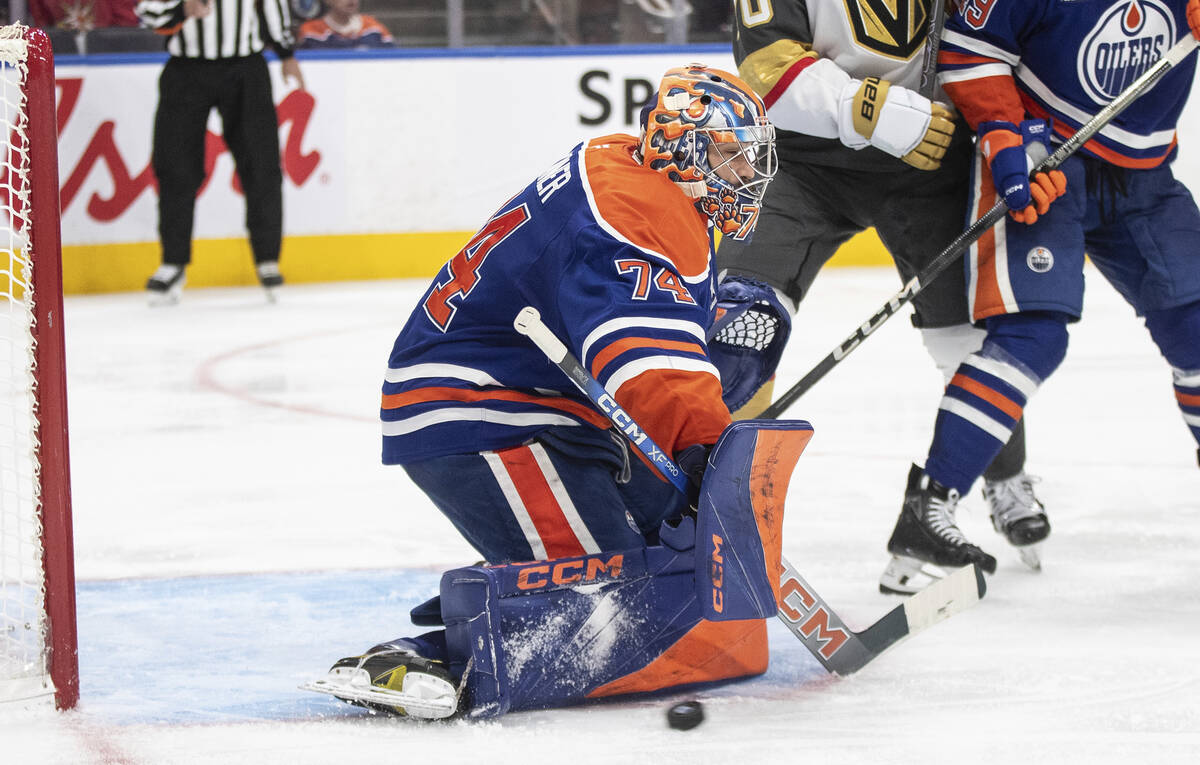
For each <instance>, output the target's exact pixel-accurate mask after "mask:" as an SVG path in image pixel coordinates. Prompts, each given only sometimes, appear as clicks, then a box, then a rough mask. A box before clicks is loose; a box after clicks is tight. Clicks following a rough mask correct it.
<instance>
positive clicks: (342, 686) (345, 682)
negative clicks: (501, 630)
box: [300, 673, 458, 720]
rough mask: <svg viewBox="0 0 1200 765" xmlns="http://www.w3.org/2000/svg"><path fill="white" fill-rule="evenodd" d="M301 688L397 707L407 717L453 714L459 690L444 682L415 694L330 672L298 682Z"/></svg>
mask: <svg viewBox="0 0 1200 765" xmlns="http://www.w3.org/2000/svg"><path fill="white" fill-rule="evenodd" d="M300 690H303V691H316V692H317V693H327V694H329V695H330V696H335V697H337V698H339V699H341V700H342V701H352V702H353V701H357V702H362V703H365V704H370V705H373V706H382V707H388V708H395V707H399V708H401V709H403V710H404V713H405V714H407V715H408V716H409V717H415V718H419V719H423V720H443V719H445V718H447V717H453V716H454V713H455V712H457V711H458V694H457V692H456V690H455V688H454V686H452V685H450V684H449V683H446V688H444V689H433V688H425V689H423V692H422V694H421V695H414V694H412V693H404V692H402V691H393V690H389V689H387V688H379V687H377V686H373V685H366V684H363V683H361V682H353V681H352V680H351V678H350V677H348V676H345V675H335V674H332V673H331V674H330V675H329V676H327V677H323V678H320V679H319V680H313V681H311V682H308V683H305V684H303V685H301V686H300Z"/></svg>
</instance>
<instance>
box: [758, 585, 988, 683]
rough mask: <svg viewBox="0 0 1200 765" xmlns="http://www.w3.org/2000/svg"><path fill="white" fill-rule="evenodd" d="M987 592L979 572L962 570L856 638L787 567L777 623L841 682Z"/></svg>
mask: <svg viewBox="0 0 1200 765" xmlns="http://www.w3.org/2000/svg"><path fill="white" fill-rule="evenodd" d="M986 592H987V585H986V584H985V582H984V580H983V572H981V571H980V570H979V569H978V567H976V566H974V565H972V566H969V567H967V568H962V569H959V570H957V571H955V572H954V573H952V574H950V575H949V576H947V577H946V578H945V579H942V580H940V581H938V582H935V583H934V584H932V585H930V586H929V587H926V588H925V589H924V590H921V591H920V592H918V593H917V594H915V595H913V596H911V597H909V598H908V599H907V600H905V601H904V602H903V603H901V604H900V605H898V606H896V607H895V608H893V609H892V610H891V611H889V612H887V613H886V614H884V615H883V617H882V618H881V619H879V620H878V621H877V622H875V623H874V624H872V625H871V626H870V627H867V628H866V629H865V630H862V631H861V632H855V631H854V630H852V629H850V628H849V627H847V626H846V623H845V622H844V621H842V618H841V617H840V616H838V614H837V613H836V612H835V611H834V610H833V609H832V608H830V607H829V604H828V603H826V602H825V600H824V599H823V598H821V596H820V595H818V594H817V592H816V590H814V589H813V588H812V586H811V585H809V584H808V582H806V581H804V578H803V577H802V576H800V574H799V572H797V571H796V569H794V568H793V567H792V566H790V565H786V566H785V568H784V572H783V577H782V578H781V580H780V601H781V603H782V605H780V607H779V619H780V621H782V622H783V623H784V624H786V625H787V628H788V629H789V630H791V631H792V634H794V635H795V636H796V637H797V638H799V639H800V642H802V643H803V644H804V646H805V647H806V648H807V649H808V650H809V651H810V652H811V653H812V655H813V656H814V657H816V659H817V661H819V662H821V664H822V666H824V667H825V669H826V670H828V671H829V672H832V673H833V674H836V675H841V676H845V675H849V674H852V673H854V672H857V671H858V670H859V669H861V668H862V667H864V666H865V665H866V664H868V663H869V662H871V661H872V660H873V659H875V657H877V656H879V654H881V653H883V652H884V651H885V650H887V649H888V648H890V647H891V646H893V645H895V644H896V643H899V642H900V641H901V640H903V639H904V638H906V637H908V636H909V635H912V634H915V633H917V632H920V631H921V630H923V629H926V628H928V627H932V626H933V625H934V624H937V623H938V622H940V621H943V620H945V619H948V618H949V617H951V616H953V615H954V614H957V613H959V612H960V611H965V610H966V609H968V608H970V607H971V606H973V605H975V604H976V603H978V602H979V599H980V598H982V597H983V595H984V593H986Z"/></svg>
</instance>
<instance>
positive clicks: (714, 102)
mask: <svg viewBox="0 0 1200 765" xmlns="http://www.w3.org/2000/svg"><path fill="white" fill-rule="evenodd" d="M766 112H767V110H766V107H765V106H763V102H762V100H761V99H759V97H758V96H757V95H755V93H754V91H753V90H751V89H750V86H749V85H747V84H746V83H744V82H742V81H741V80H739V79H738V78H737V77H736V76H734V75H732V74H729V73H728V72H723V71H721V70H719V69H712V68H709V67H706V66H703V65H700V64H690V65H688V66H683V67H677V68H675V69H671V70H669V71H668V72H667V73H666V74H665V75H664V76H663V79H662V82H661V83H660V84H659V88H658V92H657V93H656V94H655V95H654V98H653V99H652V100H651V101H650V102H649V103H648V104H647V105H646V106H645V107H644V108H643V109H642V115H641V116H642V120H641V122H642V136H641V142H640V144H639V147H638V159H639V160H640V161H641V163H642V164H643V165H645V166H646V167H648V168H650V169H652V170H656V171H658V172H660V173H663V174H664V175H666V176H667V178H669V179H670V180H671V181H673V182H674V183H675V184H676V185H678V186H679V188H681V189H682V190H683V192H684V193H685V194H687V195H688V196H689V197H692V198H694V199H695V200H696V208H697V209H698V210H699V211H700V212H701V213H703V214H704V215H706V216H708V218H709V219H710V220H712V222H713V224H714V225H715V226H716V227H717V229H718V230H719V231H721V233H722V234H725V235H731V236H733V238H734V239H746V238H747V237H749V235H750V233H751V232H752V231H753V230H754V223H755V221H756V220H757V219H758V210H759V205H760V204H761V202H762V198H763V194H764V193H765V192H766V189H767V184H768V183H769V182H770V180H771V178H772V177H774V175H775V170H776V167H777V162H776V157H775V128H774V126H772V125H771V123H770V122H769V121H768V120H767V116H766Z"/></svg>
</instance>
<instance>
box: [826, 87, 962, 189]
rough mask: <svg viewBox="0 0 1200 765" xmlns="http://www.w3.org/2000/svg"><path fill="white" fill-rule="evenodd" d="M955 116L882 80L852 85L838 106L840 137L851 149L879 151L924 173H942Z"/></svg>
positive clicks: (919, 95)
mask: <svg viewBox="0 0 1200 765" xmlns="http://www.w3.org/2000/svg"><path fill="white" fill-rule="evenodd" d="M953 135H954V115H953V114H951V112H950V110H949V109H947V108H946V107H945V106H942V105H941V104H939V103H937V102H935V101H930V100H929V99H928V98H925V97H924V96H922V95H921V94H920V93H917V92H916V91H913V90H909V89H908V88H902V87H900V86H899V85H892V84H891V83H890V82H888V81H887V80H881V79H879V78H878V77H867V78H866V79H864V80H851V81H850V82H849V83H847V84H846V86H845V87H844V88H842V94H841V98H840V99H839V105H838V138H839V139H840V140H841V142H842V143H843V144H845V145H846V146H849V147H850V148H851V149H861V148H863V147H865V146H874V147H875V148H877V149H879V150H880V151H883V152H886V153H888V154H891V155H892V156H893V157H899V158H900V159H901V160H902V161H904V162H906V163H908V164H910V165H912V166H913V167H915V168H917V169H918V170H937V169H938V168H939V167H941V164H942V157H944V156H945V154H946V147H948V146H949V145H950V138H951V137H952V136H953Z"/></svg>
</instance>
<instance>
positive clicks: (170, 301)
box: [147, 289, 183, 308]
mask: <svg viewBox="0 0 1200 765" xmlns="http://www.w3.org/2000/svg"><path fill="white" fill-rule="evenodd" d="M182 297H183V290H176V289H170V290H167V291H166V292H151V293H150V297H149V299H148V300H147V302H148V303H149V304H150V307H151V308H166V307H167V306H172V305H178V304H179V301H180V299H181V298H182Z"/></svg>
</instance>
